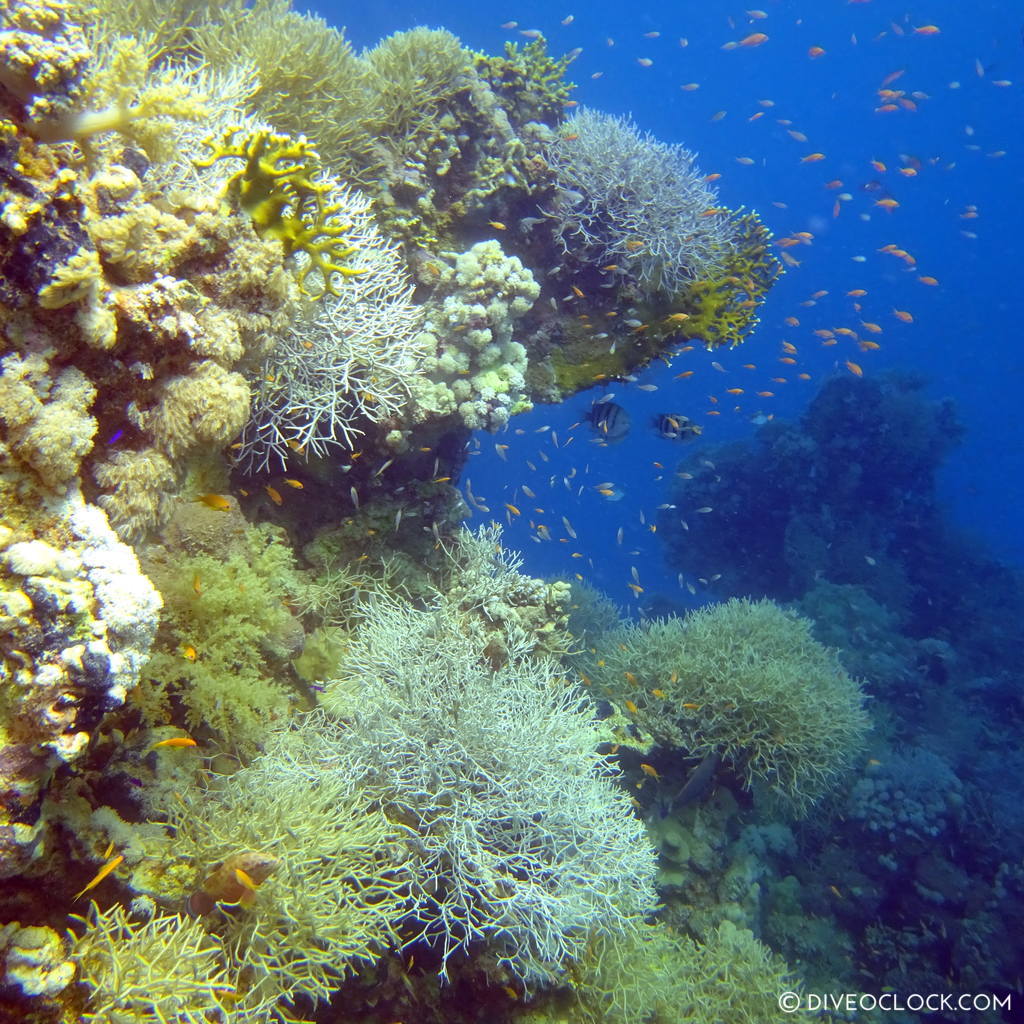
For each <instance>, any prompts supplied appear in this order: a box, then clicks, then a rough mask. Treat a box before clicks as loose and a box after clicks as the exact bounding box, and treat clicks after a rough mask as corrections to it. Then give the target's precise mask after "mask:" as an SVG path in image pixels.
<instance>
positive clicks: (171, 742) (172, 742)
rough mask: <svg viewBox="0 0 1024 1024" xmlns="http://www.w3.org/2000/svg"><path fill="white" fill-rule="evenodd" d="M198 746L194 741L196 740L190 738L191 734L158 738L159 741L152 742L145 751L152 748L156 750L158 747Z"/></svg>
mask: <svg viewBox="0 0 1024 1024" xmlns="http://www.w3.org/2000/svg"><path fill="white" fill-rule="evenodd" d="M198 746H199V744H198V743H196V741H195V740H194V739H192V737H191V736H172V737H171V738H170V739H166V740H160V741H159V742H157V743H154V744H153V746H151V747H150V748H149V751H147V753H149V752H151V751H154V750H157V749H159V748H160V747H179V748H180V747H198Z"/></svg>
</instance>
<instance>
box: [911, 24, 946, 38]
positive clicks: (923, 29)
mask: <svg viewBox="0 0 1024 1024" xmlns="http://www.w3.org/2000/svg"><path fill="white" fill-rule="evenodd" d="M941 31H942V29H940V28H939V26H938V25H920V26H919V27H918V28H915V29H914V34H915V35H918V36H937V35H938V34H939V33H940V32H941Z"/></svg>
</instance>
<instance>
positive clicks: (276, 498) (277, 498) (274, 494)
mask: <svg viewBox="0 0 1024 1024" xmlns="http://www.w3.org/2000/svg"><path fill="white" fill-rule="evenodd" d="M263 490H265V491H266V492H267V494H268V495H269V496H270V500H271V501H272V502H273V503H274V504H275V505H282V504H284V498H282V497H281V492H280V491H279V490H277V488H276V487H271V486H270V484H266V485H265V486H264V488H263Z"/></svg>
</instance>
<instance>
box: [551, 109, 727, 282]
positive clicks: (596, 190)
mask: <svg viewBox="0 0 1024 1024" xmlns="http://www.w3.org/2000/svg"><path fill="white" fill-rule="evenodd" d="M545 155H546V157H547V160H548V163H549V164H550V166H551V171H552V173H553V175H554V180H555V201H554V203H553V204H552V209H551V210H550V213H551V215H552V217H553V218H554V221H555V237H556V239H557V240H558V242H559V244H560V245H561V246H562V249H563V251H564V252H565V254H566V255H567V256H569V255H570V254H571V256H572V259H573V260H574V261H578V262H581V263H588V264H591V265H593V266H595V267H596V266H598V265H600V264H605V263H608V264H616V269H618V265H620V264H621V265H622V266H623V267H624V268H625V270H626V272H627V273H629V274H630V275H631V276H632V277H634V278H635V279H636V281H637V282H638V284H639V286H640V288H641V290H642V291H643V292H645V293H656V292H658V291H664V292H667V293H670V294H671V293H673V292H675V291H677V290H678V289H679V288H680V287H681V286H682V285H683V284H684V283H686V282H690V281H694V280H697V279H699V278H704V277H707V276H711V275H713V274H714V273H715V272H716V271H719V270H721V267H722V264H721V261H722V259H723V257H724V255H725V252H726V250H727V249H728V248H729V247H730V246H731V245H732V244H733V239H732V224H731V221H730V218H729V211H728V210H726V209H724V208H722V207H720V206H719V203H718V197H717V195H716V194H715V192H714V189H712V188H711V187H710V186H709V185H707V184H706V183H705V182H704V180H703V178H702V177H701V175H700V172H699V170H698V169H697V167H696V165H695V164H694V156H693V154H692V153H690V152H689V151H688V150H686V149H684V148H683V147H682V146H669V145H665V144H664V143H660V142H658V141H656V140H655V139H654V138H652V137H651V136H650V135H649V134H641V133H640V132H639V131H638V130H637V128H636V126H635V125H634V124H633V123H632V121H630V120H629V119H628V118H618V117H612V116H610V115H608V114H602V113H600V112H599V111H595V110H581V111H580V112H579V113H577V114H576V115H575V116H574V117H573V118H571V119H570V120H569V121H568V122H566V124H565V129H564V134H561V135H559V136H558V137H557V138H556V139H555V141H554V142H553V143H552V144H551V145H550V146H549V147H548V149H547V150H546V154H545ZM614 272H615V271H611V272H610V273H614Z"/></svg>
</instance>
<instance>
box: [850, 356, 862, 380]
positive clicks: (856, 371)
mask: <svg viewBox="0 0 1024 1024" xmlns="http://www.w3.org/2000/svg"><path fill="white" fill-rule="evenodd" d="M846 368H847V369H848V370H849V371H850V373H852V374H853V375H854V376H855V377H863V376H864V371H863V370H862V369H861V368H860V366H858V365H857V364H856V363H854V362H851V361H850V360H849V359H847V360H846Z"/></svg>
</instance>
